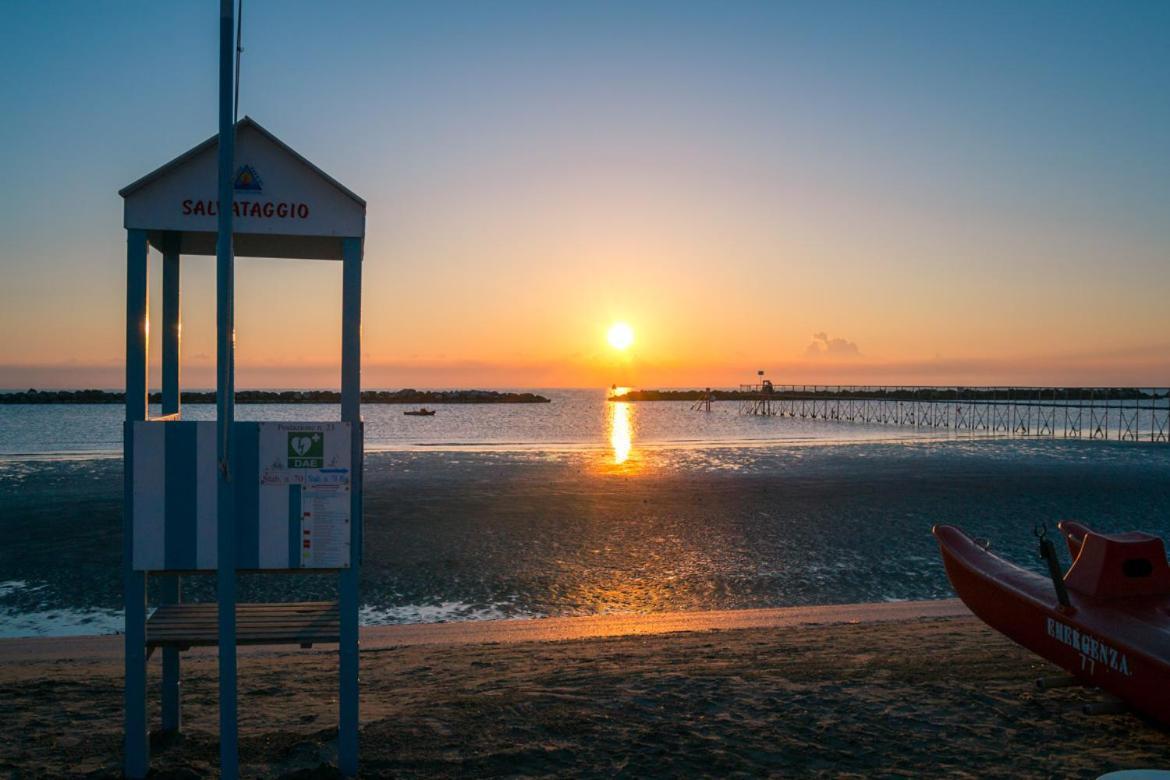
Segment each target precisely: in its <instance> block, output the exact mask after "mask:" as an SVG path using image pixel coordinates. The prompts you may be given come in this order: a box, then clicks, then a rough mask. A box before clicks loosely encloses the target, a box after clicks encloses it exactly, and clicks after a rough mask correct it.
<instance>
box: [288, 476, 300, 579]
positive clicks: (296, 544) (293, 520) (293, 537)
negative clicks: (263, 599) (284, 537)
mask: <svg viewBox="0 0 1170 780" xmlns="http://www.w3.org/2000/svg"><path fill="white" fill-rule="evenodd" d="M288 567H289V568H290V569H299V568H301V486H300V485H289V486H288Z"/></svg>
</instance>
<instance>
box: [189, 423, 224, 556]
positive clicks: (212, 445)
mask: <svg viewBox="0 0 1170 780" xmlns="http://www.w3.org/2000/svg"><path fill="white" fill-rule="evenodd" d="M192 425H193V426H194V427H195V430H196V431H197V433H196V434H195V448H196V455H195V474H196V476H195V525H196V527H197V528H196V545H195V546H196V549H197V552H196V556H195V563H196V567H197V568H199V569H203V570H207V569H214V568H215V561H216V558H217V556H218V555H219V547H218V544H217V542H216V536H215V535H216V533H217V532H218V530H219V529H218V523H219V520H218V514H219V495H218V491H219V482H218V480H219V461H218V459H217V458H216V453H215V450H216V440H215V436H216V431H215V423H214V422H197V423H192Z"/></svg>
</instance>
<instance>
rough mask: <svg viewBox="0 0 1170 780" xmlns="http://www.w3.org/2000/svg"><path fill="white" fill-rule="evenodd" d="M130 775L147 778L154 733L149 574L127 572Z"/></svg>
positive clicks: (126, 721) (126, 654)
mask: <svg viewBox="0 0 1170 780" xmlns="http://www.w3.org/2000/svg"><path fill="white" fill-rule="evenodd" d="M125 639H126V652H125V659H126V688H125V696H126V699H125V707H126V711H125V724H126V744H125V751H126V755H125V762H126V763H125V767H124V771H125V774H126V777H132V778H140V777H146V773H147V771H148V770H149V769H150V735H149V731H148V729H149V724H148V723H147V720H146V574H145V573H144V572H140V571H128V572H126V634H125Z"/></svg>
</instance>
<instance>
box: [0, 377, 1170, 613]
mask: <svg viewBox="0 0 1170 780" xmlns="http://www.w3.org/2000/svg"><path fill="white" fill-rule="evenodd" d="M541 392H542V393H543V394H544V395H547V396H548V397H550V398H551V399H552V403H550V404H539V405H483V406H474V405H452V406H439V407H438V414H437V415H436V416H435V417H430V418H415V417H405V416H403V414H402V412H403V411H404V407H402V406H390V405H367V406H365V407H364V408H363V414H364V416H365V420H366V430H367V437H366V442H367V448H368V450H369V451H370V452H369V455H368V457H367V459H366V483H365V484H366V501H365V505H366V515H365V538H366V549H365V559H364V561H363V566H362V597H363V600H364V602H365V606H364V608H363V613H362V619H363V621H365V622H366V623H395V622H420V621H435V620H470V619H491V618H503V617H541V616H547V615H578V614H599V613H609V612H649V611H662V610H679V609H729V608H745V607H767V606H784V605H795V604H827V603H843V602H857V601H881V600H890V599H915V598H944V597H947V596H949V595H951V592H950V588H949V586H948V584H947V581H946V578H945V575H944V573H943V570H942V566H941V564H940V561H939V558H938V552H937V547H936V546H935V544H934V541H933V538H932V537H931V535H930V528H931V526H932V525H933V524H935V523H939V522H948V523H954V524H957V525H960V526H962V527H964V528H966V529H967V530H968V531H970V532H971V533H974V534H976V535H979V536H983V537H987V538H989V539H991V540H992V542H993V545H994V549H996V550H998V551H999V552H1000V553H1001V554H1003V555H1005V556H1007V557H1008V558H1010V559H1012V560H1014V561H1016V562H1018V563H1020V564H1022V565H1025V566H1034V567H1037V568H1038V561H1037V559H1036V556H1035V550H1034V549H1033V548H1034V546H1035V541H1034V539H1033V538H1032V527H1033V525H1034V524H1035V523H1037V522H1042V523H1047V524H1048V525H1049V526H1052V525H1053V524H1054V523H1055V522H1056V521H1057V520H1059V519H1062V518H1066V517H1075V518H1079V519H1082V520H1084V521H1086V522H1088V523H1089V524H1091V525H1095V526H1097V527H1099V528H1100V529H1102V530H1105V531H1118V530H1126V529H1134V528H1139V529H1144V530H1148V531H1151V532H1154V533H1158V534H1160V535H1162V536H1170V446H1167V445H1165V444H1150V443H1122V442H1116V441H1109V442H1100V441H1085V440H1079V441H1077V440H1064V439H1062V438H1056V439H1043V440H1038V439H1024V438H1020V439H1005V438H988V437H986V436H984V435H982V434H979V435H975V436H970V435H958V436H956V435H954V434H952V433H949V432H945V431H943V432H938V431H918V430H916V429H914V428H910V427H894V426H880V425H863V424H858V423H848V422H827V421H812V420H792V419H785V418H762V417H751V416H741V415H740V414H739V413H738V411H739V409H738V405H737V404H734V403H724V404H718V403H717V404H716V405H715V408H714V410H713V411H712V412H711V413H710V414H705V413H701V412H694V411H691V410H690V404H687V403H667V402H657V403H642V404H610V403H607V402H606V401H605V392H604V391H601V390H596V391H595V390H570V391H565V390H551V391H541ZM237 409H238V416H239V418H240V419H244V420H260V419H263V420H297V419H300V420H332V419H337V417H338V408H337V407H336V406H326V405H323V406H309V405H290V406H281V405H242V406H239V407H237ZM213 415H214V407H213V406H204V405H192V406H188V407H187V408H186V409H185V411H184V417H185V418H186V419H197V420H199V419H211V417H212V416H213ZM121 417H122V408H121V407H120V406H117V405H112V406H72V405H67V406H0V506H3V507H4V511H3V512H2V513H0V530H2V532H3V535H4V539H5V543H4V544H3V545H0V636H4V635H7V636H20V635H38V634H40V635H46V634H48V635H52V634H70V633H102V632H110V631H117V630H119V629H120V627H121V622H120V615H119V607H120V603H121V582H120V581H121V514H122V508H121V501H122V470H121V459H120V452H121ZM335 587H336V578H335V577H331V576H322V575H304V576H288V575H263V576H257V575H242V576H241V578H240V589H241V598H243V599H246V600H282V599H292V598H297V599H315V598H331V597H333V594H334V589H335ZM184 597H185V598H186V599H188V600H196V601H200V600H213V598H214V588H213V579H212V578H209V577H207V576H190V577H186V578H184Z"/></svg>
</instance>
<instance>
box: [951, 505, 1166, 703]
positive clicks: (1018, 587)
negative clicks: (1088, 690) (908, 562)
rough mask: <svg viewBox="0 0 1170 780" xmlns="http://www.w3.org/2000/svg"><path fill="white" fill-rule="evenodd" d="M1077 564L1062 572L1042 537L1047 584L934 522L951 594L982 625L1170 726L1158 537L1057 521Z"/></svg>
mask: <svg viewBox="0 0 1170 780" xmlns="http://www.w3.org/2000/svg"><path fill="white" fill-rule="evenodd" d="M1059 527H1060V530H1061V533H1062V534H1063V535H1064V538H1065V542H1066V544H1067V545H1068V548H1069V551H1070V552H1071V553H1072V554H1073V558H1074V560H1073V564H1072V566H1070V567H1069V569H1068V571H1067V572H1066V573H1064V574H1063V576H1062V575H1061V573H1060V568H1059V565H1058V564H1057V562H1056V557H1055V548H1054V547H1053V545H1052V543H1051V542H1050V541H1048V540H1046V539H1044V538H1043V535H1042V534H1041V535H1040V536H1041V551H1042V556H1043V557H1045V558H1047V560H1048V561H1049V570H1050V571H1051V572H1052V576H1051V578H1049V577H1044V576H1043V575H1041V574H1037V573H1035V572H1031V571H1028V570H1026V569H1022V568H1020V567H1019V566H1016V565H1015V564H1013V563H1009V562H1008V561H1006V560H1004V559H1003V558H1000V557H999V556H997V555H995V554H993V553H991V552H989V551H988V549H987V545H986V544H985V543H981V542H977V541H975V540H974V539H972V538H971V537H970V536H968V535H967V534H965V533H964V532H963V531H961V530H959V529H958V528H955V527H954V526H949V525H940V526H935V528H934V536H935V538H936V539H937V540H938V544H939V549H940V550H941V552H942V557H943V564H944V566H945V567H946V572H947V577H948V578H949V579H950V581H951V585H952V586H953V587H954V589H955V593H957V594H958V596H959V598H960V599H962V600H963V603H965V604H966V605H967V606H968V607H969V608H970V609H971V611H972V612H974V613H975V615H976V616H977V617H978V618H979V619H980V620H982V621H983V622H985V623H986V624H987V625H989V626H991V627H992V628H994V629H995V630H996V631H999V632H1000V633H1001V634H1003V635H1005V636H1007V637H1008V638H1009V639H1011V640H1013V641H1015V642H1016V643H1018V644H1020V645H1022V646H1024V647H1026V648H1027V649H1029V650H1031V651H1032V652H1034V653H1036V654H1037V655H1040V656H1042V657H1043V658H1046V659H1047V660H1049V661H1051V662H1052V663H1054V664H1056V665H1057V666H1060V667H1061V668H1063V669H1064V670H1065V671H1066V672H1068V673H1069V674H1071V675H1072V676H1073V677H1075V678H1077V680H1078V681H1080V682H1081V683H1083V684H1085V685H1089V686H1094V687H1097V688H1101V689H1102V690H1104V691H1106V692H1107V693H1110V694H1113V695H1114V696H1116V697H1118V698H1119V699H1121V700H1123V701H1124V702H1125V703H1126V704H1128V705H1129V706H1130V707H1132V708H1133V709H1134V710H1136V711H1137V712H1139V713H1142V714H1144V715H1146V716H1148V717H1150V718H1153V719H1154V720H1157V721H1159V722H1160V723H1161V724H1163V725H1164V726H1170V696H1168V695H1167V691H1170V566H1168V565H1167V563H1166V549H1165V546H1164V545H1163V543H1162V540H1161V539H1159V538H1158V537H1156V536H1151V535H1150V534H1146V533H1140V532H1136V531H1135V532H1130V533H1124V534H1112V535H1107V534H1099V533H1095V532H1094V531H1092V530H1090V529H1089V528H1087V527H1085V526H1083V525H1081V524H1079V523H1074V522H1070V521H1065V522H1063V523H1061V524H1060V526H1059Z"/></svg>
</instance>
